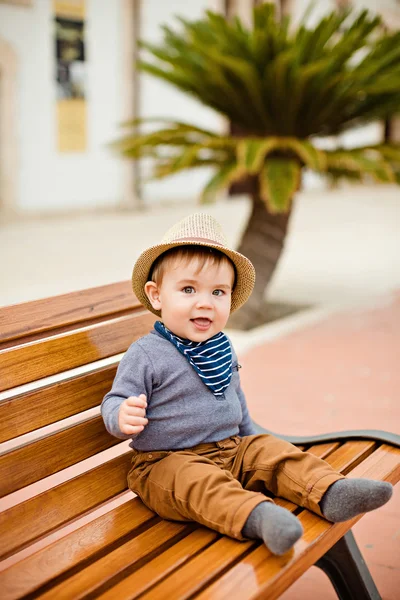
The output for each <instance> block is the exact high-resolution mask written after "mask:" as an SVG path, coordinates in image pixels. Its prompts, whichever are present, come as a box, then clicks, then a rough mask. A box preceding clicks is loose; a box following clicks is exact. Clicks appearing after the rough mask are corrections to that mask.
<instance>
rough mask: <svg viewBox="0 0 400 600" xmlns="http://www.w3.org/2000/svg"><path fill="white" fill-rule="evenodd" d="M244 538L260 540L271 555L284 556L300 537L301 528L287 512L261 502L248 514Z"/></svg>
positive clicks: (268, 503) (243, 531)
mask: <svg viewBox="0 0 400 600" xmlns="http://www.w3.org/2000/svg"><path fill="white" fill-rule="evenodd" d="M242 533H243V535H244V537H247V538H250V539H261V540H263V541H264V544H265V545H266V546H267V547H268V548H269V550H271V552H272V553H273V554H278V555H281V554H285V552H287V551H288V550H290V548H291V547H292V546H293V544H294V543H295V542H297V540H298V539H299V538H300V537H301V535H302V533H303V527H302V525H301V523H300V521H299V520H298V518H297V517H295V516H294V515H292V513H291V512H290V511H289V510H286V508H282V507H281V506H277V505H276V504H273V503H272V502H261V504H258V505H257V506H256V507H255V508H254V509H253V510H252V511H251V513H250V515H249V517H248V519H247V521H246V523H245V525H244V527H243V529H242Z"/></svg>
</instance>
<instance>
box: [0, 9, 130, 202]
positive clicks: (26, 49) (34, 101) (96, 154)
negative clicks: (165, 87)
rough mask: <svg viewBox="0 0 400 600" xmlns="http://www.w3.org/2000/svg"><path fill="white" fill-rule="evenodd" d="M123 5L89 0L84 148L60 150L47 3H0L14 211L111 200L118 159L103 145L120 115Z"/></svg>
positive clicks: (119, 186)
mask: <svg viewBox="0 0 400 600" xmlns="http://www.w3.org/2000/svg"><path fill="white" fill-rule="evenodd" d="M122 18H123V15H122V2H121V0H118V1H113V2H110V1H109V0H87V26H86V51H87V63H86V64H87V74H88V75H87V116H88V120H87V139H88V144H87V151H86V152H84V153H68V154H64V153H58V151H57V147H56V143H57V129H56V126H57V124H56V86H55V81H54V77H55V75H54V74H55V66H56V65H55V50H54V46H55V40H54V31H53V13H52V3H51V0H35V2H33V3H32V7H30V8H25V7H20V6H11V5H7V4H0V37H1V38H3V39H4V40H5V41H6V42H8V43H9V44H10V45H12V47H13V48H14V50H15V52H16V53H17V57H18V61H19V73H18V81H17V109H16V122H17V128H18V131H17V139H18V165H17V177H18V181H17V203H18V204H17V208H18V209H20V210H22V211H25V212H37V211H40V212H44V211H49V212H53V211H58V210H71V209H72V210H73V209H75V208H92V207H97V206H109V205H116V204H117V203H118V202H120V201H121V200H122V197H123V185H124V184H123V182H124V178H123V172H124V169H125V168H126V167H125V166H124V165H123V163H122V162H121V161H120V160H119V159H118V158H117V157H115V156H113V155H112V154H111V152H110V150H109V149H108V148H106V144H108V143H109V142H110V141H111V140H112V139H114V138H115V137H116V135H117V133H118V129H117V124H118V123H119V122H120V121H121V119H122V114H123V112H122V110H123V90H124V87H123V79H122V66H121V62H122V61H121V56H122V51H123V49H122V43H123V40H122V36H121V30H122Z"/></svg>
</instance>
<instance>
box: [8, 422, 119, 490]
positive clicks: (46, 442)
mask: <svg viewBox="0 0 400 600" xmlns="http://www.w3.org/2000/svg"><path fill="white" fill-rule="evenodd" d="M120 441H121V440H118V439H117V438H115V437H113V436H112V435H110V434H109V433H108V432H107V431H106V430H105V429H104V424H103V420H102V418H101V416H97V417H94V418H93V419H88V420H87V421H84V422H83V423H79V424H78V425H73V426H71V427H68V428H66V429H64V430H62V431H59V432H57V433H53V434H51V435H48V436H46V437H45V438H43V439H40V440H37V441H34V442H31V443H29V444H26V445H25V446H22V447H21V448H17V449H16V450H12V451H10V452H8V453H7V454H3V456H0V497H3V496H6V495H7V494H11V493H12V492H15V491H16V490H20V489H21V488H23V487H25V486H27V485H30V484H31V483H34V482H35V481H38V480H39V479H44V478H45V477H48V476H49V475H52V474H53V473H57V472H58V471H61V470H62V469H65V468H66V467H69V466H70V465H74V464H76V463H78V462H80V461H81V460H84V459H85V458H88V457H89V456H93V455H94V454H97V453H98V452H101V451H102V450H106V449H107V448H111V446H115V444H118V443H120Z"/></svg>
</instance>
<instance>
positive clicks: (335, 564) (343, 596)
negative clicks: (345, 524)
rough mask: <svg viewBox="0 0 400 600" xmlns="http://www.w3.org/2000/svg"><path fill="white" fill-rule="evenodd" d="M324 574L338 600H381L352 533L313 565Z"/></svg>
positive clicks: (341, 539)
mask: <svg viewBox="0 0 400 600" xmlns="http://www.w3.org/2000/svg"><path fill="white" fill-rule="evenodd" d="M315 566H316V567H319V568H320V569H322V571H324V573H326V575H327V576H328V577H329V579H330V580H331V582H332V585H333V586H334V588H335V590H336V593H337V595H338V597H339V598H340V600H381V596H380V594H379V592H378V590H377V587H376V585H375V583H374V580H373V579H372V575H371V573H370V572H369V569H368V567H367V564H366V562H365V560H364V559H363V557H362V554H361V552H360V549H359V547H358V546H357V542H356V540H355V539H354V535H353V533H352V531H348V532H347V533H346V534H345V535H344V536H343V537H342V538H340V540H339V541H338V542H336V544H335V545H334V546H332V548H331V549H330V550H328V552H326V553H325V554H324V556H322V558H320V559H319V560H318V562H316V563H315Z"/></svg>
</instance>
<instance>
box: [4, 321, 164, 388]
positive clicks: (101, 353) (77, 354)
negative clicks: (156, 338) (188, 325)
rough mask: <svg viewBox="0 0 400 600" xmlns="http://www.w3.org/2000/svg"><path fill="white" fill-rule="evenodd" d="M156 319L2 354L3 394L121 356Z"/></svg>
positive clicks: (93, 329)
mask: <svg viewBox="0 0 400 600" xmlns="http://www.w3.org/2000/svg"><path fill="white" fill-rule="evenodd" d="M153 323H154V315H152V314H151V313H148V314H144V313H143V311H139V312H138V313H137V314H134V315H129V316H125V317H120V318H116V319H112V320H110V321H107V322H106V323H101V324H97V325H96V326H94V325H92V326H89V327H86V328H84V329H81V330H79V331H77V332H73V333H71V332H68V333H63V334H60V335H56V336H54V337H50V338H47V339H45V340H36V341H34V342H31V343H30V344H26V345H22V346H19V347H17V348H7V349H5V350H2V351H0V372H1V380H0V391H2V390H7V389H10V388H12V387H16V386H18V385H23V384H24V383H30V382H31V381H36V380H37V379H41V378H43V377H48V376H49V375H55V374H57V373H60V372H62V371H65V370H68V369H73V368H75V367H80V366H82V365H86V364H88V363H91V362H94V361H96V360H100V359H101V358H107V357H109V356H112V355H114V354H119V353H120V352H125V351H126V349H127V347H128V346H129V345H130V344H131V343H132V342H133V341H134V340H136V339H138V338H139V337H141V336H143V335H145V334H146V333H148V331H149V329H150V328H151V326H152V325H153Z"/></svg>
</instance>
